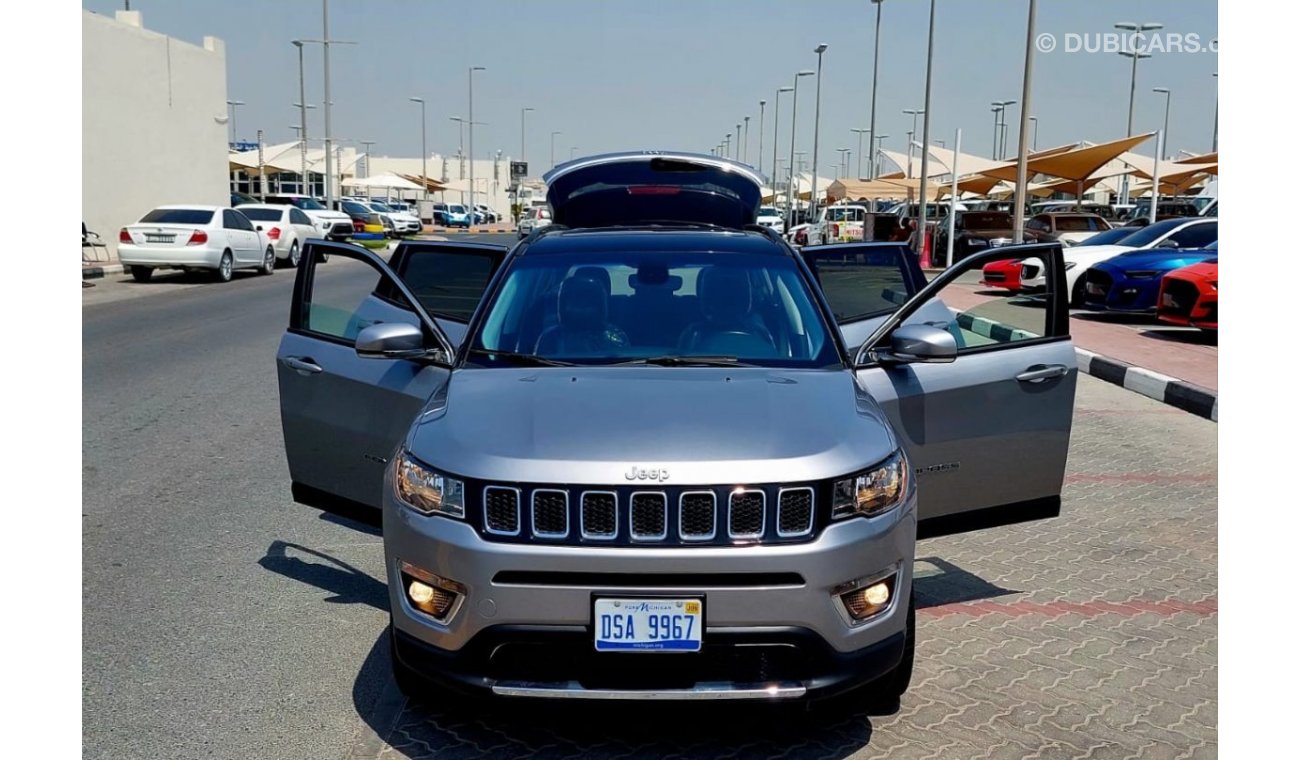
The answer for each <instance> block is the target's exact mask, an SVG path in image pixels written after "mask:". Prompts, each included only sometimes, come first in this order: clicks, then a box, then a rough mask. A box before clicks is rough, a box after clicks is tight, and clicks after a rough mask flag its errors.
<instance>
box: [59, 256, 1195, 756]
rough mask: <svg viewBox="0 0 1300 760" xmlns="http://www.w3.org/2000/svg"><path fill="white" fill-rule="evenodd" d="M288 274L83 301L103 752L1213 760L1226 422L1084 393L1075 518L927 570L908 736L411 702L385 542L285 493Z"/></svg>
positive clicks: (821, 719) (91, 573)
mask: <svg viewBox="0 0 1300 760" xmlns="http://www.w3.org/2000/svg"><path fill="white" fill-rule="evenodd" d="M475 237H476V238H478V239H490V238H488V236H485V235H478V236H475ZM502 238H504V240H506V241H508V240H510V239H512V236H502ZM320 276H321V278H322V279H323V280H326V281H328V280H330V279H332V278H345V277H347V276H349V275H348V273H347V271H346V270H345V269H344V268H342V267H340V268H338V269H336V270H334V271H333V272H331V271H330V265H328V264H327V265H326V266H325V267H324V268H323V269H322V273H321V275H320ZM292 280H293V273H292V272H290V271H284V270H282V271H280V272H277V273H276V274H275V275H273V276H270V277H258V276H256V275H251V274H249V275H238V274H237V275H236V279H235V281H234V282H232V283H229V284H224V285H220V284H207V283H195V282H182V281H181V280H180V279H179V278H175V277H167V276H160V277H156V278H155V280H154V281H153V282H151V283H148V284H137V283H133V282H130V281H129V278H121V277H116V278H110V279H109V280H106V281H101V283H100V285H99V286H98V287H97V288H92V289H87V291H86V295H85V296H84V298H85V304H84V310H83V345H84V352H83V358H84V362H83V367H84V370H83V388H84V396H83V415H84V431H83V436H84V437H83V494H84V501H83V512H84V514H83V542H84V543H83V591H82V593H83V605H84V615H83V652H84V656H83V683H84V685H83V689H84V701H83V742H84V756H85V757H88V758H146V757H147V758H155V757H157V758H198V757H205V758H206V757H220V758H249V757H258V758H313V759H315V758H333V757H376V756H382V757H426V756H434V755H436V756H438V757H444V756H451V757H480V756H488V755H492V756H497V757H503V756H523V755H533V756H553V757H561V756H580V755H587V756H597V755H599V756H608V755H620V756H623V755H633V756H645V757H658V756H663V755H665V754H669V753H680V754H684V755H690V756H719V755H722V754H730V755H732V756H744V757H751V756H752V757H770V756H773V755H776V754H781V753H788V754H790V755H792V756H799V757H814V756H816V757H823V756H825V757H844V756H848V755H851V754H858V753H862V754H866V753H871V754H874V753H875V752H879V751H889V752H891V755H893V756H900V757H904V756H905V757H922V756H926V755H930V756H936V757H944V756H948V757H959V756H960V757H973V756H975V755H976V754H984V755H985V756H990V757H1025V756H1027V755H1030V754H1033V753H1034V752H1037V751H1040V750H1041V751H1043V754H1044V756H1048V757H1058V756H1059V757H1074V756H1080V757H1081V756H1083V755H1085V754H1087V753H1091V756H1092V757H1121V756H1128V755H1141V756H1147V755H1159V756H1165V755H1168V756H1170V757H1172V756H1175V755H1179V754H1181V755H1182V756H1206V757H1210V756H1213V755H1214V753H1215V751H1216V740H1215V726H1216V723H1215V710H1216V709H1217V701H1216V698H1215V678H1216V670H1215V657H1216V646H1215V641H1216V632H1215V631H1216V620H1217V618H1216V610H1217V600H1216V597H1215V596H1214V594H1215V592H1214V588H1215V581H1216V577H1217V576H1216V575H1215V572H1216V571H1215V563H1216V560H1217V552H1216V549H1215V535H1216V527H1217V526H1216V522H1215V488H1216V482H1215V480H1216V477H1215V472H1216V470H1215V466H1216V465H1215V462H1216V456H1217V452H1216V443H1215V440H1216V434H1217V428H1216V426H1215V425H1214V424H1212V423H1209V422H1207V421H1205V420H1201V419H1198V418H1194V417H1192V416H1191V415H1187V414H1184V413H1182V412H1178V411H1177V410H1173V409H1172V408H1170V407H1165V406H1162V405H1160V404H1157V403H1155V402H1152V401H1149V400H1147V399H1145V398H1142V397H1140V396H1137V395H1136V394H1132V393H1129V392H1126V391H1124V390H1122V389H1119V388H1116V387H1114V386H1110V385H1106V384H1103V383H1100V382H1098V381H1095V380H1093V379H1091V378H1087V377H1080V380H1079V395H1078V402H1077V407H1078V412H1077V415H1076V426H1075V433H1074V438H1073V442H1072V451H1071V459H1070V473H1071V474H1070V477H1069V478H1068V479H1067V489H1066V506H1065V510H1066V515H1065V516H1063V517H1062V518H1060V519H1058V520H1055V521H1051V522H1050V523H1045V524H1036V525H1028V526H1019V527H1015V528H1008V529H1003V530H1002V531H1000V532H994V531H988V532H985V533H981V534H972V535H967V536H959V537H954V538H949V539H940V540H936V541H932V542H927V543H926V544H925V545H924V546H922V547H921V548H920V550H919V551H918V557H922V558H926V559H925V560H924V562H923V563H922V564H924V565H925V568H918V582H917V587H918V593H919V594H920V595H921V600H922V607H923V609H922V610H921V613H920V617H921V624H920V626H921V637H920V638H921V642H920V644H919V648H918V665H917V675H916V678H915V679H914V681H913V688H912V691H911V692H910V693H909V695H908V697H907V698H906V699H905V701H904V705H903V709H902V710H900V711H899V712H898V713H896V714H894V715H892V716H883V717H869V716H864V715H858V714H834V715H829V716H814V717H807V718H805V717H796V716H789V715H786V714H785V713H780V714H779V715H780V716H781V717H779V718H776V719H773V720H769V719H767V718H765V717H764V716H766V715H767V714H768V713H767V712H766V711H751V712H741V713H734V712H727V711H717V712H698V711H691V712H681V711H672V710H666V711H658V710H657V711H651V712H649V713H647V712H645V711H644V710H643V709H640V708H631V707H629V708H626V709H619V708H615V709H613V710H609V709H606V708H603V707H602V708H596V707H593V706H588V705H581V706H561V707H560V708H555V709H547V710H533V709H532V708H529V709H528V710H526V711H521V710H520V709H519V707H518V706H516V705H507V706H496V707H494V708H493V711H492V712H490V713H486V714H482V713H472V712H471V713H467V712H465V711H464V710H463V709H459V708H456V707H455V706H452V707H450V708H448V707H446V706H443V707H428V706H423V705H415V704H407V703H405V702H404V701H403V700H402V699H401V698H400V696H398V694H397V692H396V691H395V690H394V688H393V686H392V685H391V682H390V678H389V664H388V651H387V645H386V638H385V635H386V633H385V632H386V627H387V622H388V614H387V596H386V592H385V589H384V584H383V580H382V577H383V576H382V573H381V565H382V553H381V544H380V537H379V535H378V534H377V533H376V532H375V531H374V530H372V529H369V528H366V527H365V526H362V525H360V524H357V523H353V522H350V521H348V520H346V519H344V518H339V517H335V516H333V515H328V514H324V513H321V512H318V511H316V510H313V509H309V508H307V507H303V506H300V505H296V504H294V503H293V502H292V501H291V499H290V497H289V479H288V471H287V468H286V465H285V460H284V454H283V449H282V438H281V432H280V423H279V410H278V397H277V396H278V394H277V386H276V377H275V367H274V355H275V350H276V346H277V344H278V341H279V337H280V335H281V333H282V332H283V330H284V327H285V325H286V321H287V311H288V305H289V294H290V289H291V285H292ZM1009 475H1010V473H1009ZM926 568H928V569H926ZM629 710H630V711H631V712H629ZM718 716H726V717H725V719H724V720H722V721H721V722H720V720H719V717H718ZM976 750H978V753H977V752H976Z"/></svg>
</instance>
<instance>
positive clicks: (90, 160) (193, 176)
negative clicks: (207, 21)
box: [81, 10, 230, 250]
mask: <svg viewBox="0 0 1300 760" xmlns="http://www.w3.org/2000/svg"><path fill="white" fill-rule="evenodd" d="M81 52H82V55H81V92H82V95H81V213H82V217H83V221H84V222H85V223H86V226H87V227H88V228H89V229H91V230H93V231H95V232H98V233H99V234H100V235H101V236H102V237H103V238H104V241H105V242H106V243H108V245H109V247H110V250H115V249H116V245H117V231H118V229H120V228H121V227H122V226H123V225H126V224H129V223H131V222H134V221H136V220H137V219H139V218H140V216H142V215H143V214H144V213H145V212H147V211H149V210H150V209H151V208H153V207H154V206H157V205H161V204H165V203H202V204H211V205H228V204H229V202H230V194H229V187H230V181H229V171H228V164H227V158H226V156H227V150H228V147H227V143H226V130H227V126H226V120H227V114H226V48H225V43H223V42H222V41H221V40H219V39H217V38H215V37H204V38H203V44H202V45H194V44H192V43H188V42H182V41H180V40H176V39H172V38H171V37H167V36H166V35H163V34H159V33H157V32H151V31H149V30H148V29H145V28H144V26H143V24H142V22H141V17H140V13H139V12H138V11H118V12H117V13H116V16H115V18H108V17H107V16H101V15H99V14H96V13H91V12H90V11H86V10H83V11H82V24H81Z"/></svg>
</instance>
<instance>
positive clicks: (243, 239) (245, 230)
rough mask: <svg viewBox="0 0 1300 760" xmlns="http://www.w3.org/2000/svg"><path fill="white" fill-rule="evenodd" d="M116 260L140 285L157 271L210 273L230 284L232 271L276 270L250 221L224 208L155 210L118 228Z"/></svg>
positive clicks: (271, 251) (265, 242)
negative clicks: (119, 261) (173, 270)
mask: <svg viewBox="0 0 1300 760" xmlns="http://www.w3.org/2000/svg"><path fill="white" fill-rule="evenodd" d="M117 239H118V244H117V257H118V259H119V260H121V262H122V265H123V266H125V267H129V268H130V270H131V276H132V277H134V278H135V279H136V281H138V282H147V281H148V280H149V278H150V277H153V272H154V270H155V269H184V270H186V271H193V270H209V271H211V272H213V273H214V274H215V275H216V278H217V280H218V281H220V282H229V281H230V278H231V277H232V276H233V274H234V271H235V270H236V269H256V270H258V271H259V272H261V273H262V274H271V273H272V272H274V271H275V248H274V246H272V245H271V243H270V241H269V240H268V239H267V238H266V235H265V234H263V233H261V232H258V231H257V228H256V227H254V226H253V223H252V222H251V221H249V219H248V217H246V216H244V215H243V213H241V212H240V211H238V210H236V209H233V208H224V207H222V206H199V205H185V206H159V207H158V208H156V209H154V210H153V211H150V212H149V213H147V214H145V215H144V216H142V217H141V218H140V221H139V222H136V223H135V224H129V225H127V226H125V227H123V228H122V230H121V232H119V233H118V236H117Z"/></svg>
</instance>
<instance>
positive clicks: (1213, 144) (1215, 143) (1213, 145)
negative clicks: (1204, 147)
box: [1210, 71, 1219, 153]
mask: <svg viewBox="0 0 1300 760" xmlns="http://www.w3.org/2000/svg"><path fill="white" fill-rule="evenodd" d="M1214 78H1215V79H1218V78H1219V72H1217V71H1216V72H1214ZM1218 151H1219V85H1218V83H1215V85H1214V136H1213V137H1211V138H1210V152H1211V153H1217V152H1218Z"/></svg>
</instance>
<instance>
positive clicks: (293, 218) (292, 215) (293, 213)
mask: <svg viewBox="0 0 1300 760" xmlns="http://www.w3.org/2000/svg"><path fill="white" fill-rule="evenodd" d="M289 221H290V222H292V223H294V224H305V225H307V226H308V227H310V226H311V217H309V216H307V215H306V214H304V213H302V212H301V211H299V210H298V209H296V208H291V209H289Z"/></svg>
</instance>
